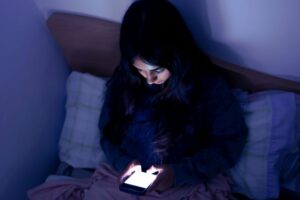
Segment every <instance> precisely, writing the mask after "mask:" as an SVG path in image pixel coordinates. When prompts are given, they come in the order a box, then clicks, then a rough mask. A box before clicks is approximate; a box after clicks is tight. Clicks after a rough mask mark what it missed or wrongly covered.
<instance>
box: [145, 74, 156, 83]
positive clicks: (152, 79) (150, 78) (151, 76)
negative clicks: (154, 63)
mask: <svg viewBox="0 0 300 200" xmlns="http://www.w3.org/2000/svg"><path fill="white" fill-rule="evenodd" d="M146 79H147V83H148V84H153V83H154V82H155V81H156V79H157V76H156V75H155V74H148V75H147V77H146Z"/></svg>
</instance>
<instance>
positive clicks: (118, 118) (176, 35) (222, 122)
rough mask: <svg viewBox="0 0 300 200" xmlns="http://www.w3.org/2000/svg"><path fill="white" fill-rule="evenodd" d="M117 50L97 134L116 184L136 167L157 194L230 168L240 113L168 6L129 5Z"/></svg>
mask: <svg viewBox="0 0 300 200" xmlns="http://www.w3.org/2000/svg"><path fill="white" fill-rule="evenodd" d="M120 50H121V56H122V58H121V62H120V65H119V66H118V68H117V69H116V71H115V73H114V75H113V77H112V78H111V80H110V81H109V82H108V88H107V93H106V99H105V104H104V106H103V110H102V116H101V119H100V129H101V130H102V133H103V137H102V139H101V146H102V148H103V150H104V152H105V154H106V156H107V158H108V160H109V163H110V165H111V166H112V167H113V168H114V169H115V170H116V171H118V172H122V174H121V176H120V177H121V181H122V180H123V179H124V178H125V177H127V176H128V175H130V174H131V173H132V172H133V171H135V170H141V168H142V169H143V170H144V171H147V170H148V171H159V174H158V178H157V180H156V182H155V183H154V185H153V189H154V190H160V191H165V190H166V189H169V188H171V187H180V186H182V185H195V184H199V183H204V182H206V181H208V180H210V179H211V178H214V177H215V176H216V175H218V174H220V173H222V172H224V171H225V170H226V169H229V168H230V167H232V166H233V165H234V164H235V163H236V161H237V160H238V158H239V156H240V153H241V151H242V149H243V147H244V144H245V141H246V135H247V129H246V126H245V122H244V120H243V116H242V113H241V110H240V108H239V106H238V103H237V102H236V100H235V99H234V97H233V95H232V94H231V92H230V90H229V88H228V86H227V84H226V82H225V81H224V80H223V78H222V77H221V76H220V75H219V74H218V73H217V70H215V69H213V66H212V64H211V63H210V61H209V59H208V58H207V57H206V56H205V55H204V54H203V53H202V52H201V51H200V50H199V49H198V48H197V46H196V43H195V41H194V40H193V37H192V35H191V33H190V31H189V30H188V28H187V27H186V25H185V23H184V21H183V19H182V18H181V16H180V14H179V13H178V11H177V10H176V8H175V7H174V6H173V5H172V4H171V3H169V2H168V1H165V0H140V1H137V2H135V3H133V4H132V5H131V7H130V8H129V9H128V11H127V12H126V14H125V16H124V19H123V23H122V26H121V35H120ZM116 97H118V98H116Z"/></svg>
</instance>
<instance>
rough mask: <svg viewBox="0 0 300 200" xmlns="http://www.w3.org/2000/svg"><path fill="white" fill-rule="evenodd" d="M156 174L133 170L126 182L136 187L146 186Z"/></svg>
mask: <svg viewBox="0 0 300 200" xmlns="http://www.w3.org/2000/svg"><path fill="white" fill-rule="evenodd" d="M156 176H157V175H154V174H149V173H145V172H135V173H134V174H132V175H131V176H130V177H129V178H128V179H127V180H126V181H125V183H126V184H129V185H134V186H137V187H142V188H147V187H149V185H151V183H153V181H154V180H155V178H156Z"/></svg>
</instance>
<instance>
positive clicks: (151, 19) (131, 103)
mask: <svg viewBox="0 0 300 200" xmlns="http://www.w3.org/2000/svg"><path fill="white" fill-rule="evenodd" d="M119 42H120V43H119V44H120V51H121V61H120V64H119V66H118V67H117V69H116V70H115V72H114V74H113V76H112V78H111V79H110V81H109V82H108V84H107V93H106V102H108V103H107V106H109V107H110V112H111V119H110V122H109V124H108V125H107V126H106V127H108V129H112V128H113V129H115V131H112V130H107V131H105V129H104V134H107V136H109V137H110V138H111V139H112V140H115V141H117V140H118V139H120V138H121V137H122V135H121V132H122V129H124V127H125V126H126V125H124V124H126V121H127V120H129V119H130V116H131V114H132V113H133V111H134V108H135V106H136V101H137V99H138V98H139V96H140V95H141V94H142V93H143V91H144V85H145V80H144V78H143V77H141V76H140V75H139V73H138V72H137V70H136V69H135V68H134V67H133V65H132V63H133V60H134V59H135V58H136V57H139V58H141V59H143V60H144V61H145V62H148V63H150V64H152V65H156V66H162V67H165V68H167V69H168V70H169V71H170V73H171V76H170V78H169V79H168V81H167V82H166V83H165V84H164V86H163V89H162V90H161V91H160V92H159V93H158V94H156V95H155V96H154V97H153V102H154V103H157V104H159V102H173V103H172V104H168V103H162V105H164V106H166V105H173V107H174V108H170V109H169V111H170V110H173V112H175V113H176V112H177V113H178V109H181V110H184V109H182V108H183V107H182V106H178V105H188V104H190V103H191V101H192V99H193V97H194V91H195V90H196V89H197V88H196V87H198V84H196V83H197V80H198V79H199V74H200V73H201V72H202V71H204V70H205V69H206V68H207V66H209V65H210V61H209V59H208V57H207V56H206V55H205V54H204V53H202V52H201V51H200V50H199V48H198V47H197V45H196V42H195V41H194V39H193V36H192V34H191V32H190V31H189V29H188V28H187V26H186V24H185V23H184V20H183V18H182V17H181V15H180V13H179V12H178V10H177V9H176V8H175V7H174V6H173V5H172V4H171V3H170V2H168V1H167V0H138V1H135V2H134V3H133V4H132V5H131V6H130V7H129V9H128V10H127V12H126V14H125V16H124V18H123V22H122V25H121V33H120V41H119ZM174 105H176V106H174ZM176 108H178V109H177V110H176ZM174 109H175V110H174ZM167 110H168V109H167ZM170 115H172V114H170ZM165 121H166V123H167V124H170V123H173V122H174V120H173V122H172V120H169V121H168V119H166V120H165ZM121 122H124V123H121ZM166 126H168V125H166ZM170 126H171V125H170ZM104 128H105V127H104ZM165 129H168V128H165ZM162 130H163V129H162ZM166 132H170V131H166ZM166 132H165V133H163V131H162V133H158V134H157V135H156V137H155V138H159V139H155V140H156V141H154V143H155V144H158V146H163V145H161V144H159V142H158V140H159V141H167V140H165V139H163V138H165V137H164V136H169V135H168V134H167V133H166ZM116 134H120V135H116ZM117 138H118V139H117Z"/></svg>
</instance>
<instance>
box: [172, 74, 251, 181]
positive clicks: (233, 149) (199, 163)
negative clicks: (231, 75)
mask: <svg viewBox="0 0 300 200" xmlns="http://www.w3.org/2000/svg"><path fill="white" fill-rule="evenodd" d="M203 87H205V89H203V91H204V97H203V101H204V102H205V106H206V108H207V111H208V112H207V116H206V117H207V122H208V123H210V127H211V132H210V133H208V134H209V138H210V140H211V143H210V145H209V146H208V147H207V148H205V149H201V150H200V151H199V152H197V153H196V154H195V155H194V156H192V157H188V158H185V159H184V160H183V161H182V162H181V163H177V164H173V165H172V166H173V169H174V172H175V184H176V185H182V184H193V183H199V182H204V181H207V180H208V179H210V178H213V177H214V176H216V175H218V174H219V173H222V172H224V171H225V170H227V169H229V168H231V167H232V166H234V164H235V163H236V162H237V161H238V159H239V157H240V155H241V152H242V150H243V148H244V146H245V143H246V139H247V132H248V131H247V127H246V124H245V121H244V118H243V114H242V111H241V108H240V106H239V104H238V102H237V100H236V99H235V97H234V96H233V94H232V92H231V90H230V89H229V87H228V85H227V83H226V82H225V80H224V79H223V78H222V77H219V76H217V77H213V78H210V79H207V80H205V81H203Z"/></svg>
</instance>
